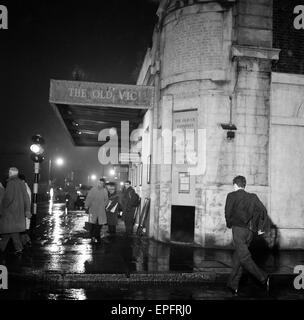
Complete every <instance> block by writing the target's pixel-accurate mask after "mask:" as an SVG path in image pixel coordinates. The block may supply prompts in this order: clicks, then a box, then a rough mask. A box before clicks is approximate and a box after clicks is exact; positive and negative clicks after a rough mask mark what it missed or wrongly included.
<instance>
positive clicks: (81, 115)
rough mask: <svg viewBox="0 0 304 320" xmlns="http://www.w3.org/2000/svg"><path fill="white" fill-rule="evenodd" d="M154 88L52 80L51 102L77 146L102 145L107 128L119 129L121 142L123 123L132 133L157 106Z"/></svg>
mask: <svg viewBox="0 0 304 320" xmlns="http://www.w3.org/2000/svg"><path fill="white" fill-rule="evenodd" d="M153 92H154V88H153V87H150V86H137V85H125V84H108V83H95V82H82V81H63V80H51V82H50V98H49V101H50V103H51V105H52V106H53V108H54V110H55V112H56V114H57V116H58V117H59V119H60V121H61V122H62V124H63V125H64V127H65V128H66V130H67V131H68V134H69V135H70V137H71V138H72V141H73V143H74V144H75V145H76V146H92V147H98V146H102V145H103V144H104V143H105V141H98V135H99V133H100V131H102V130H103V129H111V128H113V129H114V128H115V129H116V130H117V134H118V138H119V139H120V136H121V132H120V128H121V121H128V122H129V130H130V132H131V131H132V130H133V129H136V128H137V127H138V125H139V124H140V123H141V121H142V118H143V115H144V114H145V112H146V111H147V110H148V109H149V108H152V106H153Z"/></svg>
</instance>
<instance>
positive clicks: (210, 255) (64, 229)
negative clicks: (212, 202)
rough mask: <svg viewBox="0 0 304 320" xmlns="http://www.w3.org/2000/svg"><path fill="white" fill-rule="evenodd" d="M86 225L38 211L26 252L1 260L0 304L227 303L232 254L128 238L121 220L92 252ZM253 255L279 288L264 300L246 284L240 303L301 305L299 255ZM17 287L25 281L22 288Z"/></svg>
mask: <svg viewBox="0 0 304 320" xmlns="http://www.w3.org/2000/svg"><path fill="white" fill-rule="evenodd" d="M86 221H87V215H86V214H85V213H84V212H83V211H72V212H67V210H65V207H64V206H63V205H62V204H49V205H48V206H42V207H40V210H39V215H38V217H37V228H36V230H35V235H36V236H35V240H34V241H33V246H32V248H31V249H28V250H26V251H25V252H24V254H23V255H22V256H20V257H16V256H13V255H6V256H5V257H2V261H0V264H4V265H6V266H7V268H8V271H9V277H10V278H9V279H10V290H8V291H6V292H5V293H4V292H0V299H10V298H14V299H59V300H60V299H127V298H128V299H231V298H232V296H231V295H230V294H229V292H227V290H226V289H225V286H224V283H225V281H226V278H227V275H228V274H229V272H230V270H231V269H230V268H231V260H232V251H230V250H219V249H203V248H199V247H191V246H182V245H172V244H164V243H159V242H156V241H153V240H150V239H147V238H144V237H142V238H138V237H136V236H133V237H130V238H127V237H125V235H124V227H123V223H122V222H121V221H120V223H119V226H118V234H117V235H116V236H115V237H112V238H111V237H109V236H107V237H106V238H105V239H104V241H102V243H101V244H98V245H95V244H94V245H93V244H91V240H90V238H89V236H88V233H87V232H86V231H85V230H84V228H83V227H84V224H85V222H86ZM106 228H107V227H105V229H106ZM253 253H254V257H255V259H256V261H257V262H258V264H259V265H260V266H261V267H263V268H264V269H265V270H266V271H268V272H269V273H271V274H272V276H273V279H274V280H273V282H274V283H276V284H277V285H276V288H275V289H274V290H273V292H272V295H271V297H267V296H265V294H264V292H263V290H261V288H259V287H258V286H257V285H256V284H255V283H252V285H246V284H245V285H244V286H243V288H244V289H243V293H242V295H241V296H240V297H238V299H243V298H244V299H251V298H256V299H264V298H265V299H268V298H272V299H302V298H303V293H304V292H303V290H302V291H301V292H299V291H296V290H294V289H293V288H292V279H293V278H294V275H293V269H294V266H295V265H299V264H302V265H303V264H304V252H303V251H279V252H272V251H260V252H259V254H257V252H255V251H254V252H253ZM17 280H18V281H17ZM20 280H28V281H29V282H26V283H24V284H22V285H20ZM245 280H246V277H245ZM33 281H34V282H36V283H33ZM248 281H249V282H250V281H251V279H249V280H248ZM42 282H43V284H42ZM51 283H52V286H49V285H48V284H51ZM109 284H110V285H109ZM181 284H182V286H181ZM15 289H16V290H15ZM248 290H249V291H248Z"/></svg>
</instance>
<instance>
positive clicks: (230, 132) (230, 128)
mask: <svg viewBox="0 0 304 320" xmlns="http://www.w3.org/2000/svg"><path fill="white" fill-rule="evenodd" d="M229 99H230V121H229V123H221V127H222V129H223V130H226V131H227V139H228V140H232V139H234V138H235V131H236V130H237V127H236V126H235V125H234V124H233V123H232V97H231V96H230V97H229Z"/></svg>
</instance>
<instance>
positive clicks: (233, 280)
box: [227, 251, 243, 290]
mask: <svg viewBox="0 0 304 320" xmlns="http://www.w3.org/2000/svg"><path fill="white" fill-rule="evenodd" d="M242 274H243V267H242V264H241V261H240V259H239V257H238V254H237V252H236V251H235V252H234V254H233V260H232V271H231V274H230V276H229V279H228V283H227V286H228V287H230V288H232V289H234V290H237V289H238V287H239V283H240V280H241V277H242Z"/></svg>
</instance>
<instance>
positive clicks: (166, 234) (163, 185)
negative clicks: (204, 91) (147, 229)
mask: <svg viewBox="0 0 304 320" xmlns="http://www.w3.org/2000/svg"><path fill="white" fill-rule="evenodd" d="M172 112H173V96H171V95H167V96H164V97H163V98H162V103H161V119H162V127H161V131H162V145H161V157H160V159H161V164H160V206H159V225H158V227H159V231H158V240H161V241H170V234H171V204H172V128H173V126H172Z"/></svg>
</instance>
